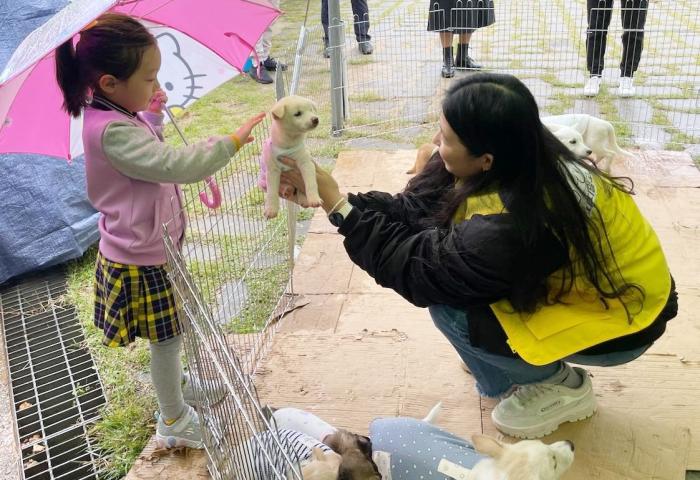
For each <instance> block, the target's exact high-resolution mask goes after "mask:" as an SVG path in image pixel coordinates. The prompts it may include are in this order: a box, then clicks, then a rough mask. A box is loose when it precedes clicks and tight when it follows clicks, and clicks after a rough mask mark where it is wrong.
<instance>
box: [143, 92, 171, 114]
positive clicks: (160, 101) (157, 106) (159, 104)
mask: <svg viewBox="0 0 700 480" xmlns="http://www.w3.org/2000/svg"><path fill="white" fill-rule="evenodd" d="M166 103H168V96H167V95H166V94H165V92H164V91H163V90H161V89H160V88H158V90H156V91H155V92H153V96H152V97H151V100H150V101H149V102H148V111H149V112H151V113H158V114H160V113H163V105H165V104H166Z"/></svg>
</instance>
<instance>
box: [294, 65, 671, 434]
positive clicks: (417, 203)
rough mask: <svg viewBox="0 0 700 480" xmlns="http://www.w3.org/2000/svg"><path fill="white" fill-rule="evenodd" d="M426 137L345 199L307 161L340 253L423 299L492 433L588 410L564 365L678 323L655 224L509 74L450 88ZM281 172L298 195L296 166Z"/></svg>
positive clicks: (604, 355)
mask: <svg viewBox="0 0 700 480" xmlns="http://www.w3.org/2000/svg"><path fill="white" fill-rule="evenodd" d="M434 141H435V143H436V144H437V145H439V150H438V153H437V154H435V155H434V156H433V158H432V159H431V160H430V161H429V162H428V164H427V165H426V168H425V169H424V170H423V172H422V173H421V174H419V175H418V176H416V177H414V178H413V179H412V180H411V181H410V182H409V184H408V185H407V187H406V189H405V191H404V192H403V193H401V194H398V195H395V196H392V195H389V194H387V193H381V192H369V193H366V194H359V195H350V196H349V199H346V198H345V197H344V196H343V195H341V193H340V191H339V189H338V184H337V183H336V182H335V180H334V179H333V177H331V176H330V175H329V174H328V173H327V172H325V171H324V170H321V169H318V170H317V172H318V173H317V178H318V190H319V195H320V196H321V199H322V200H323V207H324V208H325V209H326V211H327V212H328V213H329V214H330V215H329V217H330V221H331V222H332V223H333V224H334V225H336V226H338V227H340V228H339V230H338V232H339V233H340V234H341V235H343V236H344V237H345V239H344V246H345V249H346V250H347V252H348V254H349V255H350V258H351V259H352V261H353V262H355V263H356V264H357V265H359V266H360V267H361V268H362V269H364V270H366V271H367V272H368V273H369V274H370V275H371V276H373V277H374V279H375V280H376V281H377V283H379V284H380V285H382V286H384V287H388V288H392V289H394V290H395V291H397V292H398V293H399V294H401V295H402V296H403V297H405V298H406V299H407V300H409V301H410V302H411V303H413V304H414V305H417V306H420V307H428V308H429V311H430V315H431V317H432V319H433V321H434V323H435V324H436V326H437V327H438V328H439V329H440V330H441V331H442V332H443V333H444V334H445V336H446V337H447V339H448V340H449V341H450V342H451V343H452V345H453V346H454V347H455V349H456V350H457V352H458V353H459V355H460V357H461V358H462V360H463V361H464V363H466V365H467V366H468V368H469V370H470V371H471V373H472V374H473V376H474V378H475V380H476V383H477V388H478V389H479V392H480V393H481V394H482V395H484V396H488V397H497V398H500V399H501V401H500V402H499V403H498V405H497V406H496V408H495V409H494V410H493V414H492V419H493V421H494V424H495V425H496V427H497V428H498V429H499V430H501V431H502V432H504V433H507V434H509V435H513V436H517V437H523V438H525V437H528V438H534V437H541V436H543V435H546V434H548V433H549V432H551V431H553V430H555V429H556V428H557V427H558V426H559V425H560V424H561V423H563V422H567V421H576V420H580V419H583V418H586V417H588V416H590V415H592V414H593V412H594V411H595V408H596V404H595V395H594V393H593V389H592V385H591V380H590V378H589V375H588V374H587V372H586V371H585V370H584V369H582V368H578V367H577V368H572V367H571V366H570V363H577V364H583V365H597V366H613V365H621V364H624V363H627V362H630V361H632V360H634V359H635V358H637V357H639V356H640V355H642V354H643V353H644V352H645V351H646V350H647V349H648V348H649V347H650V346H651V344H652V343H653V342H654V341H656V340H657V339H658V338H659V337H660V336H661V335H662V334H663V333H664V331H665V328H666V322H667V321H669V320H670V319H672V318H674V317H675V316H676V313H677V310H678V305H677V294H676V291H675V287H674V284H673V279H672V278H671V274H670V272H669V267H668V264H667V263H666V258H665V256H664V253H663V250H662V248H661V245H660V243H659V239H658V237H657V236H656V233H655V232H654V230H653V229H652V227H651V225H649V223H648V222H647V221H646V219H645V218H644V216H643V215H642V214H641V212H640V211H639V209H638V208H637V206H636V205H635V203H634V200H633V198H632V196H631V195H630V192H629V189H627V188H625V187H624V185H622V184H621V183H620V182H619V181H617V180H615V179H612V178H610V177H608V176H607V175H605V174H604V173H602V172H600V171H598V170H596V169H595V167H593V166H592V165H591V164H589V163H585V162H584V161H582V160H579V159H578V158H577V157H575V156H574V155H573V154H572V153H571V152H570V151H569V150H568V149H567V148H566V147H565V146H564V145H563V144H562V143H561V142H559V140H557V139H556V138H555V137H554V136H553V135H552V134H551V133H550V132H549V130H547V129H546V128H545V127H544V126H543V125H542V122H541V121H540V118H539V111H538V109H537V103H536V102H535V99H534V98H533V96H532V94H531V93H530V92H529V91H528V89H527V87H526V86H525V85H523V83H522V82H521V81H519V80H518V79H516V78H515V77H513V76H510V75H496V74H481V73H477V74H474V75H471V76H469V77H467V78H465V79H463V80H460V81H459V82H457V83H456V84H455V85H454V86H453V87H452V88H451V89H450V90H449V91H448V92H447V95H446V97H445V100H444V102H443V107H442V115H441V118H440V131H439V132H438V134H437V135H436V136H435V139H434ZM287 163H288V164H289V165H292V164H293V163H292V162H287ZM283 180H284V181H285V182H287V183H289V184H291V185H292V186H294V187H296V188H297V189H300V190H301V191H303V188H304V182H303V180H302V179H301V176H300V174H299V173H298V171H296V170H291V171H290V172H287V173H286V174H285V175H284V178H283Z"/></svg>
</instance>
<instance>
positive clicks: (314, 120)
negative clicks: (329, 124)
mask: <svg viewBox="0 0 700 480" xmlns="http://www.w3.org/2000/svg"><path fill="white" fill-rule="evenodd" d="M311 123H313V124H314V125H318V117H313V118H312V119H311Z"/></svg>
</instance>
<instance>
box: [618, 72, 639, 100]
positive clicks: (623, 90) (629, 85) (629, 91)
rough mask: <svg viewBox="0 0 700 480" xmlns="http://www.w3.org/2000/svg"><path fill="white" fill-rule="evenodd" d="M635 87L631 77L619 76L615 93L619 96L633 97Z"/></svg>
mask: <svg viewBox="0 0 700 480" xmlns="http://www.w3.org/2000/svg"><path fill="white" fill-rule="evenodd" d="M635 91H636V89H635V88H634V83H633V80H632V77H620V86H619V87H617V94H618V95H619V96H621V97H625V98H627V97H633V96H634V93H635Z"/></svg>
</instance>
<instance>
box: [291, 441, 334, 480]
mask: <svg viewBox="0 0 700 480" xmlns="http://www.w3.org/2000/svg"><path fill="white" fill-rule="evenodd" d="M339 467H340V455H338V454H337V453H335V452H325V453H324V452H323V450H321V449H320V448H314V449H313V453H312V457H311V461H310V462H309V463H307V464H306V465H304V466H303V467H301V476H302V478H303V479H304V480H337V479H338V478H339V477H338V468H339ZM293 478H295V477H294V475H293V474H292V473H291V472H289V473H288V474H287V479H288V480H292V479H293Z"/></svg>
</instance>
